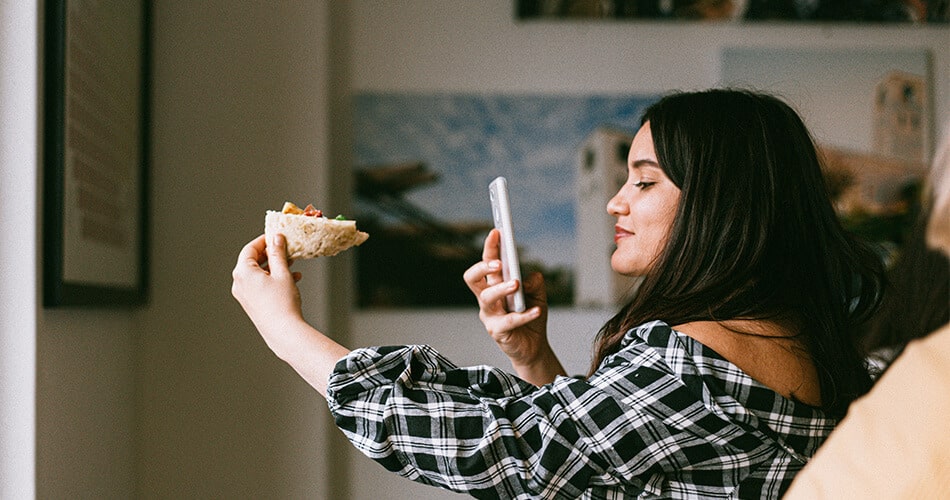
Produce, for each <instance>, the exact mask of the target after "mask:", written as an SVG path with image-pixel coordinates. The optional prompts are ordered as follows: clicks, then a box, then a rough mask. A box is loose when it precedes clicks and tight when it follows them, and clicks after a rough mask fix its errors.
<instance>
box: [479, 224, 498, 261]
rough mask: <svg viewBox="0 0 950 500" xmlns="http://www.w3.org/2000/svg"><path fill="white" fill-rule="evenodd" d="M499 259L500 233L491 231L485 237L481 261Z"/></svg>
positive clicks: (494, 230)
mask: <svg viewBox="0 0 950 500" xmlns="http://www.w3.org/2000/svg"><path fill="white" fill-rule="evenodd" d="M500 258H501V232H500V231H498V230H497V229H492V230H491V231H489V232H488V236H486V237H485V246H484V248H482V260H484V261H492V260H498V259H500Z"/></svg>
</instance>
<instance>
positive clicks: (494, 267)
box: [488, 260, 501, 271]
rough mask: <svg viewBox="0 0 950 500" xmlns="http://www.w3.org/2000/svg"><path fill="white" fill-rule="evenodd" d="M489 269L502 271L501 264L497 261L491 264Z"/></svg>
mask: <svg viewBox="0 0 950 500" xmlns="http://www.w3.org/2000/svg"><path fill="white" fill-rule="evenodd" d="M488 269H491V270H492V271H497V270H498V269H501V262H498V261H497V260H493V261H491V262H489V263H488Z"/></svg>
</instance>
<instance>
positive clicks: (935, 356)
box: [785, 325, 950, 500]
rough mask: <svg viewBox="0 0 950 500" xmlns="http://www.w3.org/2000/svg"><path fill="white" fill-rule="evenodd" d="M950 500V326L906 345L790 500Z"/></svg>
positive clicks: (858, 403) (811, 465) (809, 467)
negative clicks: (906, 499)
mask: <svg viewBox="0 0 950 500" xmlns="http://www.w3.org/2000/svg"><path fill="white" fill-rule="evenodd" d="M822 498H828V499H836V500H837V499H849V498H861V499H874V498H882V499H885V498H886V499H897V498H915V499H916V498H921V499H941V498H947V499H950V325H945V326H944V327H943V328H941V329H940V330H938V331H937V332H935V333H933V334H931V335H929V336H927V337H926V338H924V339H921V340H917V341H914V342H912V343H911V344H910V345H908V347H907V349H906V350H905V351H904V353H903V354H902V355H901V356H900V357H899V358H898V359H897V360H896V361H895V362H894V364H893V365H892V366H891V367H890V368H889V369H888V370H887V371H886V372H884V375H883V376H882V377H881V379H880V380H879V381H878V382H877V384H876V385H875V386H874V388H873V389H872V390H871V392H869V393H868V394H867V395H865V396H864V397H863V398H861V399H859V400H858V401H856V402H855V403H854V404H853V405H852V407H851V408H850V409H849V410H848V415H847V416H846V417H845V419H844V420H843V421H842V422H841V424H839V426H838V428H837V429H835V430H834V432H832V433H831V436H830V437H829V438H828V441H826V442H825V444H824V445H822V447H821V448H819V449H818V453H816V454H815V457H814V458H813V459H812V460H811V461H810V462H809V463H808V465H806V466H805V468H804V470H802V471H801V472H800V473H799V474H798V476H797V477H796V479H795V481H794V482H793V483H792V486H791V488H790V489H789V490H788V492H787V494H786V496H785V499H792V500H794V499H808V500H815V499H822Z"/></svg>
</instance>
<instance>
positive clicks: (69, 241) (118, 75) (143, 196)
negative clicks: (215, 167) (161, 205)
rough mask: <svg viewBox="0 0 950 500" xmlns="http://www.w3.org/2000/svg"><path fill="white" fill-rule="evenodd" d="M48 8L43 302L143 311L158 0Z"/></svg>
mask: <svg viewBox="0 0 950 500" xmlns="http://www.w3.org/2000/svg"><path fill="white" fill-rule="evenodd" d="M45 5H46V7H45V9H46V10H45V15H46V20H45V23H44V26H45V29H46V32H45V49H44V51H45V53H44V56H45V61H44V73H45V79H44V116H43V121H44V124H43V136H44V137H43V162H44V175H43V183H44V184H43V185H44V189H43V211H44V213H43V253H44V255H43V304H44V306H45V307H64V306H87V307H112V306H134V305H139V304H142V303H144V302H145V300H146V296H147V284H148V273H147V267H146V256H147V251H148V247H147V243H148V237H147V230H146V228H147V217H148V196H147V187H148V169H147V166H148V80H149V43H148V41H149V9H148V2H147V1H145V0H137V1H122V2H82V1H71V0H47V1H46V2H45Z"/></svg>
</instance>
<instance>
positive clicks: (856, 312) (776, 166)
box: [591, 89, 884, 415]
mask: <svg viewBox="0 0 950 500" xmlns="http://www.w3.org/2000/svg"><path fill="white" fill-rule="evenodd" d="M647 122H649V124H650V128H651V131H652V134H653V143H654V147H655V149H656V156H657V160H658V162H659V164H660V167H661V168H662V169H663V171H664V172H665V173H666V175H667V176H668V177H669V178H670V179H671V180H672V181H673V183H674V184H676V186H678V187H679V188H680V190H681V194H680V202H679V207H678V209H677V213H676V218H675V221H674V223H673V226H672V228H671V230H670V235H669V239H668V241H667V243H666V246H665V248H664V249H663V250H662V252H661V253H660V255H659V256H658V258H657V261H656V262H655V265H654V266H653V267H652V270H651V271H650V272H648V273H647V275H646V276H644V277H643V280H642V282H641V284H640V286H639V288H638V289H637V290H636V292H635V293H634V295H633V297H632V299H631V300H630V301H629V302H628V303H627V304H626V305H625V306H624V307H623V308H622V309H621V310H620V311H619V312H618V313H617V314H616V315H615V316H614V317H613V318H611V319H610V320H608V321H607V323H606V324H605V325H604V326H603V327H602V328H601V330H600V332H599V333H598V335H597V338H596V341H595V346H594V350H595V351H594V360H593V365H592V368H591V371H593V370H594V369H596V367H597V365H599V364H600V362H601V361H602V360H603V359H604V358H605V357H606V356H608V355H610V354H612V353H614V352H616V351H617V350H618V349H619V345H620V342H621V340H622V339H623V336H624V334H625V333H626V332H627V331H628V330H629V329H630V328H633V327H635V326H637V325H639V324H641V323H643V322H646V321H650V320H655V319H659V320H663V321H665V322H667V323H668V324H670V325H678V324H683V323H688V322H692V321H710V320H711V321H725V320H731V319H776V320H782V321H788V320H790V319H791V320H793V324H795V325H796V326H798V327H799V332H798V335H800V336H801V338H802V340H803V343H804V345H805V346H806V348H807V349H808V351H809V354H810V355H811V357H812V360H813V362H814V364H815V367H816V368H817V370H818V375H819V379H820V384H821V401H822V408H823V409H824V410H825V411H827V412H829V413H831V414H833V415H843V414H844V413H845V411H846V410H847V407H848V405H849V404H850V403H851V402H852V401H853V400H854V399H855V398H857V397H859V396H860V395H862V394H864V393H865V392H867V390H868V389H869V388H870V386H871V378H870V376H869V375H868V372H867V369H866V364H865V362H864V359H863V358H862V357H861V355H860V354H859V351H858V348H857V346H856V343H855V337H856V329H857V328H858V326H859V325H860V324H862V323H863V322H865V321H866V320H867V318H868V317H869V316H870V315H871V314H872V313H873V311H874V309H876V307H877V305H878V303H879V302H880V296H881V289H882V287H883V280H884V268H883V262H882V260H881V259H880V257H879V256H878V254H877V253H876V252H875V251H874V250H873V249H872V247H870V246H868V245H865V244H863V243H861V242H859V241H857V240H855V239H854V238H853V237H852V236H851V235H850V234H849V233H847V232H846V231H845V230H844V229H843V228H842V226H841V224H840V222H839V219H838V217H837V214H836V213H835V210H834V208H833V206H832V202H831V200H830V198H829V194H828V190H827V187H826V184H825V182H824V178H823V175H822V169H821V162H820V160H819V156H818V152H817V150H816V147H815V143H814V141H813V139H812V137H811V134H810V133H809V132H808V130H807V129H806V127H805V125H804V123H803V122H802V120H801V118H800V117H799V116H798V114H797V113H796V112H795V111H794V110H793V109H792V108H791V107H789V106H788V105H787V104H785V103H784V102H783V101H781V100H780V99H778V98H776V97H774V96H770V95H767V94H762V93H756V92H751V91H745V90H733V89H714V90H706V91H701V92H689V93H686V92H678V93H674V94H671V95H668V96H666V97H664V98H662V99H661V100H659V101H658V102H656V103H655V104H653V105H652V106H650V107H649V108H648V109H647V110H646V112H645V113H644V116H643V119H642V123H647Z"/></svg>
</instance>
